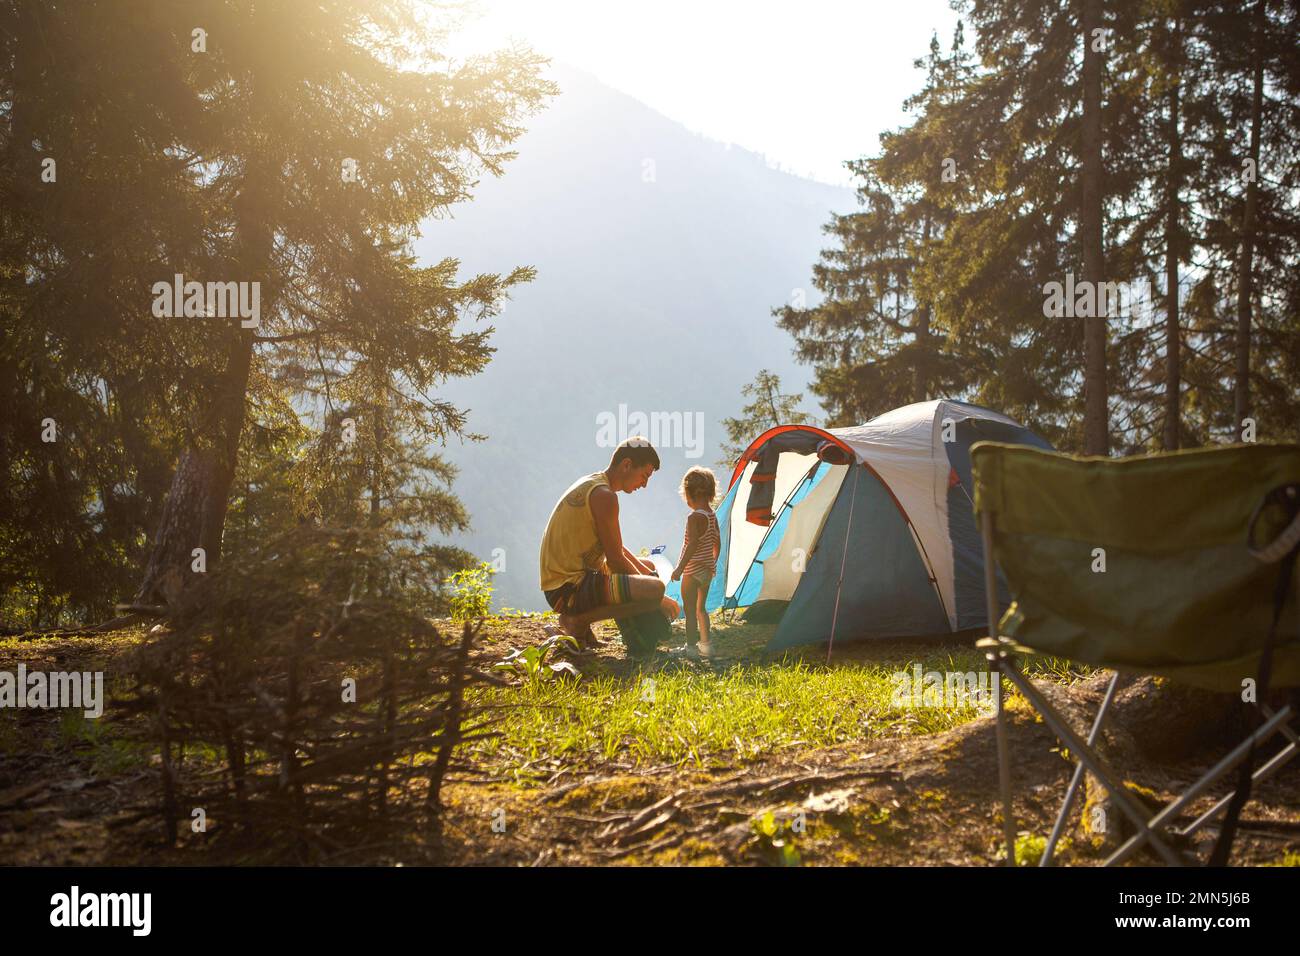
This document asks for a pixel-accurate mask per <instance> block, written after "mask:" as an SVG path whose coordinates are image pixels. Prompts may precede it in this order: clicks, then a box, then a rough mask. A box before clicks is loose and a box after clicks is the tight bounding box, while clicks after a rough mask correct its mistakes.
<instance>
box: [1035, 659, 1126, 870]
mask: <svg viewBox="0 0 1300 956" xmlns="http://www.w3.org/2000/svg"><path fill="white" fill-rule="evenodd" d="M1118 686H1119V671H1116V672H1115V674H1114V676H1113V677H1111V679H1110V683H1109V684H1107V685H1106V696H1105V697H1104V698H1102V701H1101V708H1100V709H1099V710H1098V711H1097V718H1096V719H1095V720H1094V721H1093V722H1092V730H1090V731H1088V746H1089V747H1091V746H1092V745H1093V744H1095V743H1096V742H1097V738H1098V737H1100V736H1101V725H1102V723H1104V722H1105V720H1106V712H1107V711H1108V710H1110V704H1111V701H1113V700H1114V699H1115V689H1116V688H1117V687H1118ZM1083 773H1084V766H1083V762H1082V761H1080V762H1079V763H1078V764H1076V765H1075V767H1074V776H1073V777H1071V778H1070V786H1069V787H1068V788H1067V789H1066V791H1065V799H1064V800H1063V801H1061V812H1060V813H1058V814H1057V815H1056V823H1055V825H1054V826H1053V827H1052V835H1051V836H1049V837H1048V838H1047V846H1046V847H1045V848H1044V849H1043V856H1042V859H1040V860H1039V861H1038V865H1039V866H1051V865H1052V854H1053V853H1055V852H1056V842H1057V840H1059V839H1060V838H1061V833H1062V831H1064V829H1065V821H1066V818H1068V817H1069V815H1070V809H1071V808H1072V807H1073V806H1074V797H1075V794H1077V793H1078V792H1079V786H1080V784H1082V783H1083Z"/></svg>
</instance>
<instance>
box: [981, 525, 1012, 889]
mask: <svg viewBox="0 0 1300 956" xmlns="http://www.w3.org/2000/svg"><path fill="white" fill-rule="evenodd" d="M980 535H981V537H982V538H983V539H984V602H985V611H986V612H987V614H988V622H989V636H990V637H992V638H993V639H994V640H997V637H998V572H997V565H996V564H995V563H994V560H993V514H992V513H991V512H990V511H988V510H985V511H983V512H982V513H981V514H980ZM988 662H989V675H990V676H991V677H992V678H993V712H994V716H995V721H996V722H995V723H994V730H995V734H996V737H997V743H998V792H999V794H1000V796H1001V797H1002V837H1003V839H1004V840H1006V844H1007V866H1015V865H1016V820H1015V816H1014V814H1013V812H1012V809H1011V748H1010V745H1009V743H1008V741H1007V725H1006V718H1005V717H1004V716H1003V711H1004V707H1003V702H1002V666H1001V664H1002V662H1001V652H1000V651H995V652H991V653H990V654H989V656H988Z"/></svg>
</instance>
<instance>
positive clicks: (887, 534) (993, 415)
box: [673, 399, 1050, 650]
mask: <svg viewBox="0 0 1300 956" xmlns="http://www.w3.org/2000/svg"><path fill="white" fill-rule="evenodd" d="M982 440H992V441H1002V442H1013V443H1018V444H1025V445H1033V446H1036V447H1039V448H1048V449H1050V446H1049V445H1048V444H1047V442H1045V441H1044V440H1043V439H1041V438H1040V437H1038V436H1037V435H1035V434H1034V433H1033V432H1031V431H1029V429H1027V428H1024V427H1023V426H1021V425H1019V424H1017V423H1016V422H1014V421H1012V420H1011V419H1010V418H1008V417H1006V416H1005V415H1002V414H999V413H998V412H994V411H991V410H989V409H987V408H981V407H980V406H978V405H971V404H967V403H965V402H956V401H948V400H944V399H938V400H933V401H928V402H918V403H916V404H913V405H907V406H905V407H903V408H898V409H895V410H894V411H892V412H887V413H885V414H884V415H881V416H879V417H877V418H874V419H872V420H871V421H869V422H867V423H866V424H865V425H856V426H852V427H847V428H832V429H821V428H816V427H813V426H809V425H779V426H777V427H775V428H772V429H769V430H768V431H766V432H764V433H763V434H762V435H760V436H759V437H758V438H756V439H755V440H754V441H753V443H751V444H750V446H749V447H748V448H747V449H746V450H745V452H744V454H742V455H741V456H740V459H739V460H738V461H737V462H736V467H735V470H734V472H733V473H732V476H731V482H730V484H729V486H728V491H727V494H726V496H725V497H724V498H723V501H722V503H721V504H720V505H719V506H718V509H717V515H718V525H719V530H720V531H721V538H722V540H721V547H720V551H719V554H718V561H717V565H716V567H715V572H714V577H713V583H712V586H711V588H710V590H709V594H708V596H707V599H706V607H707V608H708V610H709V611H711V612H712V611H715V610H717V609H719V608H737V607H748V606H750V605H754V604H757V603H759V602H766V601H784V602H788V607H787V608H786V612H785V614H784V615H783V616H782V618H781V622H780V624H779V625H778V627H777V630H776V633H775V634H774V635H773V637H772V640H771V642H770V643H769V644H768V649H769V650H776V649H781V648H785V647H791V646H794V645H798V644H808V643H818V642H830V643H831V644H833V643H834V642H835V641H836V640H840V641H844V640H861V639H870V638H895V637H911V636H919V635H932V634H942V633H951V632H955V631H960V630H964V629H966V628H972V627H980V626H983V625H984V624H986V623H987V621H986V616H987V615H986V611H985V604H984V583H983V573H984V562H983V555H982V550H981V542H980V536H979V533H978V529H977V528H976V526H975V518H974V513H973V507H972V502H971V487H972V486H971V469H970V447H971V445H973V444H974V443H975V442H977V441H982ZM673 590H674V592H676V591H677V589H676V587H674V589H673ZM1003 597H1004V598H1005V595H1003ZM1004 603H1005V600H1004Z"/></svg>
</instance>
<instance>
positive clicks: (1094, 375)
mask: <svg viewBox="0 0 1300 956" xmlns="http://www.w3.org/2000/svg"><path fill="white" fill-rule="evenodd" d="M1081 13H1082V15H1081V16H1080V26H1081V27H1082V29H1083V77H1082V80H1083V117H1082V124H1081V129H1080V144H1079V157H1080V163H1081V170H1080V186H1081V193H1082V195H1081V207H1080V210H1079V242H1080V244H1081V245H1082V247H1083V279H1084V281H1085V282H1090V283H1092V289H1093V293H1094V295H1095V302H1096V308H1095V309H1094V312H1099V313H1101V314H1100V315H1093V316H1090V317H1088V318H1085V319H1084V320H1083V346H1084V371H1083V401H1084V406H1083V450H1084V454H1088V455H1105V454H1108V452H1109V448H1110V420H1109V412H1108V409H1107V397H1106V338H1107V333H1106V322H1107V315H1106V313H1107V312H1108V311H1109V307H1108V304H1107V303H1106V298H1107V297H1106V296H1103V295H1102V283H1103V282H1104V281H1105V272H1106V265H1105V258H1104V250H1103V248H1102V234H1101V227H1102V195H1101V57H1102V53H1101V51H1099V50H1096V49H1094V44H1095V43H1097V42H1098V41H1097V37H1096V36H1094V34H1093V31H1094V30H1100V29H1101V26H1102V21H1101V0H1082V11H1081Z"/></svg>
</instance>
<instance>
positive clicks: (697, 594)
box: [682, 574, 704, 647]
mask: <svg viewBox="0 0 1300 956" xmlns="http://www.w3.org/2000/svg"><path fill="white" fill-rule="evenodd" d="M703 600H704V595H703V593H702V592H701V591H700V585H699V583H698V582H697V581H696V580H695V579H694V578H693V577H691V576H690V575H689V574H683V575H682V607H683V608H684V609H685V611H686V646H687V647H694V646H695V644H696V642H697V641H698V640H699V634H698V633H697V631H698V626H697V622H696V618H695V608H696V606H697V605H698V604H699V603H700V602H702V601H703Z"/></svg>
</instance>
